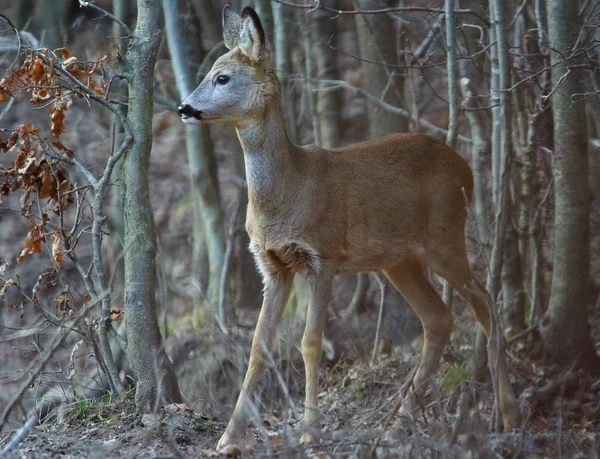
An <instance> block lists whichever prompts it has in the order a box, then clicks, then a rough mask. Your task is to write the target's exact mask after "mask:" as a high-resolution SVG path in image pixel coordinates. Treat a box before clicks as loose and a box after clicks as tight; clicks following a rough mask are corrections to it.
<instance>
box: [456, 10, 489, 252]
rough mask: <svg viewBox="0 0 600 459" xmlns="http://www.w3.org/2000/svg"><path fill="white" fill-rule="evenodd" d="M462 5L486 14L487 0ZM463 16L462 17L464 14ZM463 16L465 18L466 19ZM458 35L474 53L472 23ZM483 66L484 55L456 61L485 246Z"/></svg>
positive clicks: (486, 119) (479, 229) (486, 122)
mask: <svg viewBox="0 0 600 459" xmlns="http://www.w3.org/2000/svg"><path fill="white" fill-rule="evenodd" d="M461 7H462V8H466V9H471V10H473V11H476V12H479V13H480V14H481V15H482V16H484V15H485V11H486V9H487V2H484V5H482V2H481V1H480V0H463V1H461ZM463 19H464V18H463ZM465 20H466V19H465ZM468 22H469V23H474V24H475V25H477V26H484V24H483V21H481V20H478V19H477V18H469V19H468ZM460 36H461V37H464V40H461V44H462V48H463V49H464V53H465V54H466V55H467V56H470V55H472V54H475V52H476V51H478V50H479V47H475V46H473V44H474V43H476V41H477V40H478V39H479V30H478V29H477V28H475V27H464V28H463V31H462V34H460ZM483 66H484V56H479V57H475V58H473V59H462V60H461V61H460V62H459V72H460V88H461V93H462V97H463V103H462V105H463V107H464V108H465V109H466V110H467V111H466V115H467V121H468V122H469V126H470V128H471V138H472V139H473V145H472V147H471V168H472V169H473V181H474V188H473V207H474V214H475V220H476V221H477V234H478V235H479V242H481V244H483V245H484V246H488V244H489V241H490V228H489V204H488V196H489V192H488V186H487V181H486V179H485V170H486V168H485V164H486V160H487V158H488V157H489V156H490V140H489V134H488V132H489V111H488V110H482V108H483V107H484V105H488V103H487V102H482V97H481V96H482V95H483V94H484V91H485V92H489V91H488V90H487V88H486V89H483V88H484V85H483V81H482V80H483V78H482V77H483V74H484V72H483V71H482V70H483V69H482V67H483Z"/></svg>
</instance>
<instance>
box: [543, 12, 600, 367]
mask: <svg viewBox="0 0 600 459" xmlns="http://www.w3.org/2000/svg"><path fill="white" fill-rule="evenodd" d="M547 8H548V31H549V37H550V49H551V50H552V51H551V63H552V64H553V65H554V67H553V68H552V85H553V88H556V87H557V86H558V85H560V88H558V90H556V91H555V92H554V94H553V97H552V109H553V116H554V270H553V272H552V289H551V293H550V304H549V307H548V311H547V312H546V316H545V318H544V320H543V321H542V323H541V327H540V332H541V335H542V339H543V342H544V347H545V349H546V351H547V352H548V354H549V355H550V356H552V357H554V358H555V359H557V360H559V361H562V362H564V363H565V364H573V362H575V361H579V362H580V363H582V364H592V363H596V362H597V357H596V354H595V350H594V346H593V344H592V342H591V339H590V334H589V329H588V322H587V320H588V314H587V308H586V305H587V300H588V298H587V293H588V288H589V267H590V257H589V249H590V245H589V243H590V241H589V211H590V207H589V187H588V150H587V149H588V145H587V135H586V121H585V106H584V104H582V103H579V104H578V103H573V102H572V101H571V95H572V94H574V93H576V92H583V91H582V88H581V87H580V83H579V80H581V79H582V78H583V77H582V76H581V75H579V74H578V73H577V71H571V70H569V66H572V65H574V64H577V63H578V61H579V62H581V60H578V59H571V60H570V61H569V62H568V63H563V59H564V56H565V55H569V54H570V53H571V52H572V51H573V49H572V47H573V46H574V44H575V42H576V40H577V37H578V35H579V31H580V29H581V26H582V21H581V18H580V17H578V4H577V2H565V1H563V0H549V1H548V4H547ZM567 72H568V73H567ZM557 336H560V339H556V338H557Z"/></svg>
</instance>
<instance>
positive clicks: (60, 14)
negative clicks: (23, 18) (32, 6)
mask: <svg viewBox="0 0 600 459" xmlns="http://www.w3.org/2000/svg"><path fill="white" fill-rule="evenodd" d="M70 8H71V1H70V0H44V1H43V3H42V11H41V13H40V16H41V18H42V24H43V26H42V27H43V29H42V40H41V45H42V46H44V47H45V48H48V49H56V48H60V47H63V46H65V45H66V43H67V31H68V27H67V21H68V16H69V9H70Z"/></svg>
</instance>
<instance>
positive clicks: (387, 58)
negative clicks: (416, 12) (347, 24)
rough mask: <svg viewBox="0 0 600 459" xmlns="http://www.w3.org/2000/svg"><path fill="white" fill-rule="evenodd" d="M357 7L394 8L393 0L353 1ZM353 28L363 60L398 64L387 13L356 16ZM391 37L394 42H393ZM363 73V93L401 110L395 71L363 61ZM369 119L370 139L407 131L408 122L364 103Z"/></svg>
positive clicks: (398, 76) (400, 86) (394, 32)
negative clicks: (355, 30) (355, 31)
mask: <svg viewBox="0 0 600 459" xmlns="http://www.w3.org/2000/svg"><path fill="white" fill-rule="evenodd" d="M354 3H355V6H356V7H357V8H361V9H381V8H386V7H393V6H397V3H398V2H397V1H394V0H361V1H360V2H356V1H355V2H354ZM356 29H357V33H358V45H359V49H360V55H361V57H362V58H364V59H368V60H374V61H377V62H380V63H384V64H397V63H398V58H397V54H396V52H397V50H396V37H397V29H396V23H395V21H394V19H393V18H392V17H390V16H388V15H387V14H372V15H367V14H357V15H356ZM392 38H393V39H392ZM361 66H362V68H363V72H364V81H365V84H364V90H365V91H366V92H368V93H370V94H373V95H374V96H376V97H381V98H382V99H383V100H384V101H385V102H387V103H389V104H391V105H394V106H396V107H402V106H403V105H404V104H403V102H404V101H403V94H402V92H403V87H404V77H403V76H402V75H401V74H400V73H399V72H396V71H395V70H394V69H392V68H389V67H386V66H384V65H380V64H372V63H368V62H364V61H363V62H362V63H361ZM367 110H368V116H369V136H370V137H371V138H372V139H375V138H377V137H382V136H384V135H387V134H392V133H394V132H407V131H408V120H407V119H406V118H404V117H401V116H399V115H395V114H391V113H389V112H386V111H383V110H382V109H381V108H379V107H377V106H375V105H373V104H372V103H370V102H368V103H367Z"/></svg>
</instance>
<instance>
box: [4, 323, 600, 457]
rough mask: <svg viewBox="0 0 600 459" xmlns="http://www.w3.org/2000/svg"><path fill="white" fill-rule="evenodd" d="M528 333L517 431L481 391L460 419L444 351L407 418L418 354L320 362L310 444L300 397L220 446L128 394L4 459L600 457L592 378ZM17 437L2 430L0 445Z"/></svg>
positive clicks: (182, 415) (73, 416)
mask: <svg viewBox="0 0 600 459" xmlns="http://www.w3.org/2000/svg"><path fill="white" fill-rule="evenodd" d="M529 335H530V336H526V337H524V338H523V340H522V342H521V343H518V345H515V346H513V349H512V351H513V355H518V357H519V358H518V359H516V360H511V366H512V370H513V375H514V376H515V380H514V386H515V389H516V391H517V393H518V394H520V396H519V400H520V403H521V409H522V413H523V429H520V430H515V431H512V432H505V433H490V429H489V424H490V418H491V413H492V405H493V397H492V396H491V394H490V393H489V392H486V391H485V390H483V389H482V390H479V391H477V396H476V397H475V398H476V399H477V402H476V403H475V405H474V406H472V407H471V408H470V409H468V410H464V409H463V410H462V414H457V413H461V409H460V408H458V407H459V406H462V404H461V402H459V399H461V397H460V395H461V393H462V392H464V391H468V393H469V394H472V393H474V391H472V390H471V389H469V388H468V387H469V384H468V383H467V382H465V381H464V380H461V378H463V377H464V372H463V370H462V368H464V367H463V366H461V365H458V364H456V363H454V362H452V355H449V354H448V353H446V355H445V358H444V363H443V364H442V368H441V371H440V377H439V378H438V379H437V383H436V384H434V385H433V390H432V391H431V392H432V393H431V394H430V395H429V401H428V403H427V405H426V406H422V407H421V409H419V410H418V411H419V412H418V413H415V414H414V417H412V418H406V417H400V416H399V415H398V413H397V410H398V407H399V402H400V400H401V397H400V396H399V382H400V383H401V382H404V381H406V380H407V378H409V376H410V373H411V369H412V366H413V364H414V360H415V357H414V355H409V354H404V355H402V354H400V355H398V354H396V355H394V356H392V357H385V358H382V359H381V360H380V362H379V363H378V364H375V365H366V364H358V363H354V364H347V365H346V364H344V363H338V364H337V365H336V366H335V367H334V368H331V369H323V371H322V374H321V381H322V392H321V393H320V394H319V397H320V408H321V411H322V412H323V418H322V422H321V424H320V429H318V430H317V431H316V432H315V434H316V440H315V442H314V443H313V444H311V445H307V446H306V445H300V444H299V443H298V438H299V432H300V422H299V419H300V416H301V412H302V409H301V405H300V401H301V399H302V394H301V393H293V394H290V396H289V397H288V399H287V400H284V402H283V403H284V404H282V405H281V406H280V407H278V409H274V408H273V407H269V406H268V405H267V406H266V407H262V408H261V413H262V414H261V423H256V422H255V423H254V424H255V426H254V427H251V428H249V429H248V433H247V435H246V438H245V440H244V445H245V446H240V447H237V446H235V447H230V448H228V449H227V450H226V451H222V452H217V451H215V449H214V448H215V445H216V443H217V441H218V439H219V437H220V435H221V433H222V432H223V430H224V428H225V424H226V421H227V419H222V418H218V417H213V416H205V415H202V414H200V413H195V412H194V411H193V410H191V409H189V408H187V407H186V406H184V405H168V406H165V407H163V408H160V409H159V410H158V411H157V414H155V415H149V414H146V415H140V414H137V413H136V412H135V407H134V404H133V401H132V400H131V398H130V397H124V398H122V399H119V400H108V399H106V397H105V398H104V399H100V400H87V401H86V400H83V401H79V402H77V403H73V404H71V405H62V406H60V407H59V408H56V409H55V411H54V412H53V413H51V415H49V416H47V417H46V419H45V421H44V422H43V423H41V424H40V425H38V426H37V427H36V428H35V429H34V430H33V431H32V432H30V433H29V435H28V436H27V437H26V438H25V439H24V441H23V442H22V443H21V444H20V445H19V446H18V447H17V448H16V449H15V450H13V451H12V452H11V453H10V454H9V455H8V456H7V457H15V458H16V457H90V458H93V457H142V458H158V457H163V458H167V457H238V456H242V457H283V458H288V457H309V458H330V457H332V458H333V457H335V458H337V457H344V458H345V457H351V458H361V459H362V458H365V459H366V458H395V457H402V458H405V457H419V458H421V457H451V458H454V457H456V458H463V457H482V458H485V457H513V458H517V457H527V458H529V457H536V458H538V457H539V458H543V457H569V458H572V457H585V458H589V457H598V451H600V435H599V434H600V426H599V422H600V383H598V381H597V380H595V379H594V378H592V377H590V376H589V375H586V374H584V373H580V372H579V373H578V372H567V373H558V372H557V371H556V370H554V369H553V368H551V367H547V366H540V365H537V364H536V363H535V358H536V352H537V350H536V344H535V343H536V341H537V340H536V338H535V332H534V333H530V334H529ZM525 350H527V356H525V355H524V354H525ZM434 394H435V396H434ZM294 401H296V402H297V403H296V405H294ZM298 405H300V406H298ZM257 424H262V425H258V426H257ZM14 434H15V432H5V433H4V434H3V435H2V436H1V437H0V451H1V450H2V448H4V447H5V445H6V444H7V442H8V441H9V440H10V438H11V437H12V436H13V435H14ZM224 453H226V454H224Z"/></svg>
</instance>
